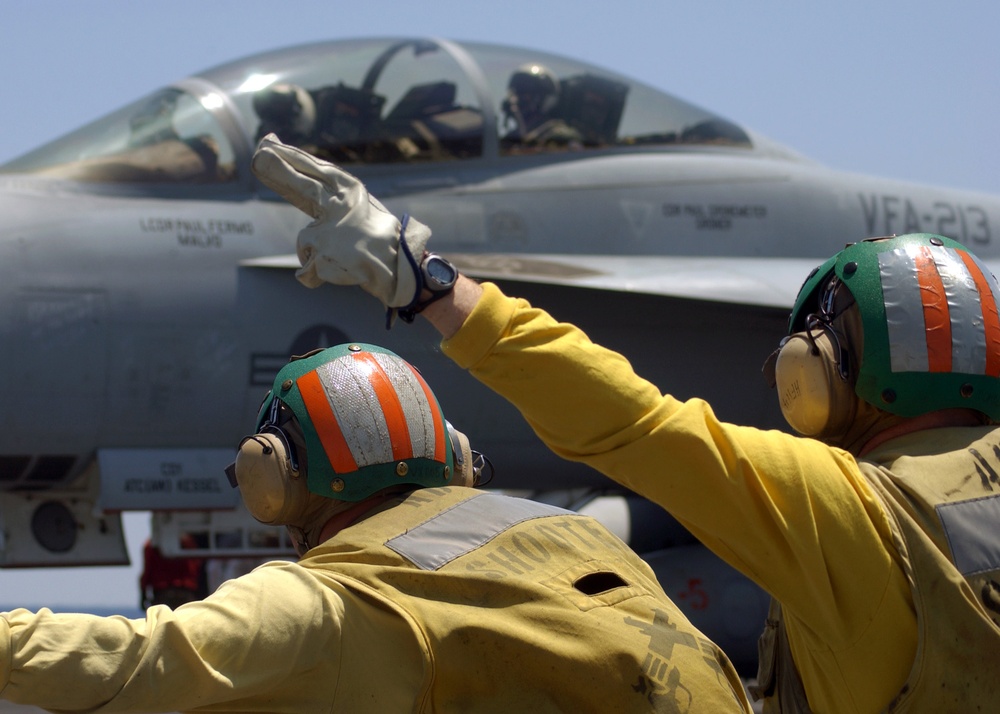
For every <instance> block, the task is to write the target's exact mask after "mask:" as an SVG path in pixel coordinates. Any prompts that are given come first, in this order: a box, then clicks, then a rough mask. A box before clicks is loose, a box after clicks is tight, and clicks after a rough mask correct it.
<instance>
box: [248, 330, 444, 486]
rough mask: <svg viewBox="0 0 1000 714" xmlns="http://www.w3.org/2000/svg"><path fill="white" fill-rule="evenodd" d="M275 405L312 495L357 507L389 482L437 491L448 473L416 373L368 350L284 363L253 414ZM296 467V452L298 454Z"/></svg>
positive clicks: (435, 414)
mask: <svg viewBox="0 0 1000 714" xmlns="http://www.w3.org/2000/svg"><path fill="white" fill-rule="evenodd" d="M275 400H279V401H280V403H281V404H283V405H284V406H285V407H287V408H288V409H290V410H291V411H292V413H293V414H294V415H295V419H296V421H297V422H298V426H299V428H301V430H302V436H303V440H304V443H305V451H306V453H305V459H304V463H303V465H304V466H305V467H306V468H305V471H306V477H307V483H308V487H309V490H310V491H311V492H312V493H316V494H319V495H320V496H326V497H328V498H336V499H340V500H343V501H360V500H361V499H363V498H367V497H368V496H370V495H371V494H373V493H375V492H376V491H380V490H382V489H384V488H387V487H389V486H394V485H397V484H416V485H420V486H445V485H447V484H448V483H450V481H451V478H452V474H453V473H454V463H453V458H454V456H453V453H452V443H451V438H452V437H451V434H450V433H449V430H450V429H449V425H448V423H447V422H446V421H445V418H444V415H443V414H442V412H441V407H440V405H439V404H438V401H437V398H436V397H435V396H434V393H433V392H432V391H431V389H430V387H429V386H428V385H427V382H425V381H424V378H423V377H421V376H420V374H419V372H417V370H416V369H415V368H414V367H413V366H412V365H410V363H408V362H407V361H406V360H404V359H402V358H401V357H400V356H399V355H397V354H395V353H393V352H390V351H389V350H386V349H383V348H381V347H376V346H374V345H368V344H360V343H355V344H345V345H339V346H337V347H330V348H329V349H325V350H321V351H318V352H315V353H312V354H310V355H307V356H306V357H304V358H301V359H296V360H293V361H292V362H289V363H288V364H287V365H285V366H284V367H283V368H282V369H281V371H279V372H278V376H277V377H276V378H275V380H274V386H273V387H272V388H271V391H270V393H269V394H268V395H267V397H266V398H265V399H264V403H263V405H262V406H261V410H260V412H259V414H258V416H257V429H258V431H259V430H260V428H261V427H262V426H264V424H265V422H266V421H267V420H268V415H269V414H272V413H273V410H272V405H273V404H274V402H275ZM298 459H299V461H300V463H302V462H303V459H302V454H298Z"/></svg>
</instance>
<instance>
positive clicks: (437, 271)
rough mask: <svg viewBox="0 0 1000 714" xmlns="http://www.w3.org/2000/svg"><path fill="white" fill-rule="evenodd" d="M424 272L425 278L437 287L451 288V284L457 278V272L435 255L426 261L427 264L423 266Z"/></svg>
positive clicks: (453, 267)
mask: <svg viewBox="0 0 1000 714" xmlns="http://www.w3.org/2000/svg"><path fill="white" fill-rule="evenodd" d="M424 270H425V271H426V275H427V277H428V278H430V279H431V280H432V281H433V282H434V283H435V284H436V285H437V286H438V287H443V288H447V287H451V285H452V283H454V282H455V280H456V279H457V278H458V271H457V270H455V266H454V265H452V264H451V263H449V262H448V261H447V260H445V259H444V258H441V257H438V256H436V255H434V256H431V257H430V258H428V259H427V262H426V263H425V264H424Z"/></svg>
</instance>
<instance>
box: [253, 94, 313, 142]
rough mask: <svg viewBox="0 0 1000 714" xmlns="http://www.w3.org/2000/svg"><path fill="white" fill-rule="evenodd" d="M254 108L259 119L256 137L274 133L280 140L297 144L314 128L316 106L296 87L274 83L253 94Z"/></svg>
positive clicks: (309, 96) (311, 99)
mask: <svg viewBox="0 0 1000 714" xmlns="http://www.w3.org/2000/svg"><path fill="white" fill-rule="evenodd" d="M253 109H254V111H255V112H256V113H257V116H258V117H260V120H261V129H260V130H259V131H258V134H260V135H261V136H263V135H264V134H267V133H270V132H272V131H273V132H274V133H276V134H277V135H278V136H279V137H280V138H281V139H282V141H285V142H290V143H298V141H300V140H301V139H303V138H305V137H308V136H310V135H311V134H312V132H313V130H314V129H315V127H316V103H315V102H314V101H313V98H312V96H311V95H310V94H309V92H307V91H306V90H305V89H303V88H302V87H300V86H298V85H296V84H275V85H273V86H271V87H267V88H266V89H261V90H260V91H259V92H257V93H256V94H254V97H253Z"/></svg>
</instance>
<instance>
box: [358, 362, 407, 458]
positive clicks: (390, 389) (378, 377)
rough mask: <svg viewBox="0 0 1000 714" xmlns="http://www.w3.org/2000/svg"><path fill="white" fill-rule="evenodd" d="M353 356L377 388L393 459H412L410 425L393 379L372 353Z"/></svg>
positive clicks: (372, 384) (374, 387)
mask: <svg viewBox="0 0 1000 714" xmlns="http://www.w3.org/2000/svg"><path fill="white" fill-rule="evenodd" d="M351 357H353V358H354V359H355V360H357V361H358V362H362V363H364V365H365V372H366V373H367V374H368V383H369V384H371V386H372V389H373V390H375V398H376V399H378V403H379V406H380V407H381V408H382V414H383V416H384V417H385V425H386V427H388V429H389V443H390V444H392V458H393V460H395V461H403V460H405V459H412V458H413V443H412V442H411V441H410V427H409V425H407V423H406V414H405V413H404V412H403V405H402V404H401V403H400V402H399V395H398V394H397V393H396V388H395V387H394V386H392V380H391V379H389V375H387V374H386V373H385V370H384V369H382V365H380V364H379V363H378V360H376V359H375V356H374V355H372V354H371V353H369V352H355V353H354V354H352V355H351Z"/></svg>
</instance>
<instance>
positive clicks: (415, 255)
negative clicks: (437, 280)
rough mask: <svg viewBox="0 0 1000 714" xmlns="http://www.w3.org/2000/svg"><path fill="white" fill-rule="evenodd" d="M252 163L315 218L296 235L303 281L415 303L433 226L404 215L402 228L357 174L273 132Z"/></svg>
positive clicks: (388, 301) (393, 304)
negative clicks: (359, 289)
mask: <svg viewBox="0 0 1000 714" xmlns="http://www.w3.org/2000/svg"><path fill="white" fill-rule="evenodd" d="M251 167H252V169H253V172H254V174H255V175H256V176H257V178H259V179H260V180H261V181H262V182H263V183H264V184H265V185H266V186H268V187H269V188H271V189H273V190H274V191H275V192H277V193H278V194H279V195H280V196H282V197H283V198H284V199H285V200H287V201H288V202H289V203H291V204H292V205H294V206H295V207H296V208H298V209H299V210H301V211H303V212H305V213H307V214H309V215H310V216H312V217H313V219H314V220H313V222H312V223H310V224H309V225H308V226H306V227H305V228H303V229H302V231H300V232H299V237H298V245H297V250H298V254H299V262H300V263H302V267H301V268H300V269H299V270H298V271H297V272H296V273H295V276H296V277H297V278H298V279H299V280H300V281H301V282H302V283H303V284H304V285H306V286H308V287H311V288H315V287H317V286H319V285H321V284H322V283H324V282H327V283H333V284H334V285H360V286H361V287H362V288H363V289H364V290H365V291H367V292H369V293H371V294H372V295H374V296H375V297H377V298H378V299H379V300H381V301H382V304H383V305H385V306H386V307H387V308H404V307H407V306H409V305H412V304H414V303H416V301H417V298H419V296H420V295H419V291H420V288H421V287H422V280H421V279H420V277H419V276H420V260H421V258H422V257H423V254H424V248H425V246H426V245H427V240H428V239H429V238H430V237H431V230H430V228H428V227H427V226H425V225H424V224H422V223H420V222H419V221H415V220H413V219H412V218H405V217H404V221H405V227H404V226H403V224H401V223H400V221H399V220H398V219H397V218H396V217H395V216H393V215H392V214H391V213H389V212H388V211H387V210H386V209H385V207H384V206H383V205H382V204H381V203H379V202H378V200H377V199H375V198H374V197H373V196H371V195H369V193H368V191H367V190H366V189H365V187H364V184H362V183H361V182H360V181H359V180H358V179H356V178H355V177H354V176H352V175H351V174H349V173H347V172H346V171H343V170H341V169H340V168H338V167H337V166H334V165H333V164H331V163H329V162H326V161H322V160H320V159H317V158H316V157H315V156H313V155H311V154H308V153H306V152H305V151H302V150H301V149H298V148H296V147H294V146H288V145H286V144H282V143H281V141H280V140H279V139H278V137H277V136H275V135H274V134H268V135H267V136H265V137H264V138H263V139H261V140H260V144H259V145H258V146H257V151H256V152H255V153H254V155H253V162H252V164H251Z"/></svg>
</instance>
